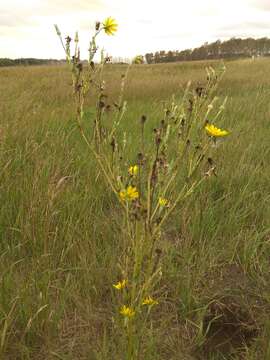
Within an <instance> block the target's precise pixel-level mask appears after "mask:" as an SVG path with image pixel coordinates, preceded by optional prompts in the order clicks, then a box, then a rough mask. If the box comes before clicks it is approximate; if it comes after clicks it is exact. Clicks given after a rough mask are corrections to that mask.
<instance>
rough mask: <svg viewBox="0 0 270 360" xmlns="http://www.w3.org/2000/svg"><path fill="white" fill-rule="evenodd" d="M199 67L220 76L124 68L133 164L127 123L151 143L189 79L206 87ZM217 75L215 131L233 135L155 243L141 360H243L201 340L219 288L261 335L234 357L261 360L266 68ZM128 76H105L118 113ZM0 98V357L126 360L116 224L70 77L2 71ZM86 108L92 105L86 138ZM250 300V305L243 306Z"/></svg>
mask: <svg viewBox="0 0 270 360" xmlns="http://www.w3.org/2000/svg"><path fill="white" fill-rule="evenodd" d="M209 64H211V65H212V66H215V65H217V63H215V62H211V63H207V64H206V63H205V62H191V63H174V64H162V65H151V66H150V65H149V66H144V65H142V66H140V65H139V66H134V67H132V68H131V70H130V72H129V80H128V82H127V89H126V93H125V98H126V100H127V101H128V112H127V114H126V116H125V118H124V124H123V131H126V132H127V137H128V139H130V140H131V141H132V144H133V148H132V151H131V153H130V157H131V158H132V156H133V154H134V153H135V151H136V146H137V143H138V135H136V131H135V129H136V124H135V122H137V121H139V119H140V116H141V115H142V114H145V115H147V118H148V122H147V129H148V132H149V134H150V131H151V129H152V127H153V126H154V124H155V123H156V122H158V121H160V117H161V116H162V115H161V112H160V109H161V108H162V102H163V101H166V100H168V99H169V98H170V96H171V95H173V94H175V96H176V97H177V96H179V95H181V94H182V92H183V89H184V87H185V85H186V83H187V82H188V80H192V82H193V84H194V85H196V84H197V83H202V82H203V81H204V78H205V72H204V68H205V66H206V65H209ZM226 67H227V72H226V75H225V78H224V79H223V80H222V83H221V86H220V88H219V90H218V93H219V96H220V97H221V98H222V99H223V98H224V97H225V96H228V103H227V106H226V110H225V116H224V117H223V119H222V122H221V123H220V124H218V125H220V126H221V127H224V128H226V129H229V130H230V131H231V135H230V136H229V137H228V138H227V139H226V141H225V142H224V143H222V145H221V146H220V147H219V148H218V149H217V153H216V155H215V161H216V162H217V164H218V169H217V174H218V176H217V177H216V178H215V177H211V178H210V179H209V180H208V181H207V182H206V183H205V184H204V185H203V187H201V188H200V190H199V192H197V193H195V194H194V195H193V197H192V198H190V199H189V200H188V201H187V202H186V203H184V204H182V206H181V208H180V209H178V210H177V211H175V212H174V214H173V217H172V218H171V219H170V222H169V224H168V226H167V228H166V229H165V232H164V234H163V236H162V244H161V247H162V256H163V270H162V271H163V280H162V284H161V288H160V290H159V295H160V297H161V298H160V304H159V306H157V307H156V309H155V310H153V317H154V320H153V328H152V329H149V333H147V334H146V340H145V351H144V353H143V355H142V358H141V359H142V360H143V359H145V360H154V359H155V360H158V359H160V360H162V359H164V360H165V359H171V360H178V359H187V360H188V359H197V358H199V359H231V358H236V359H237V358H239V359H240V355H239V352H238V355H236V354H235V355H232V354H231V352H230V351H227V350H226V351H225V350H224V351H223V350H222V351H221V350H220V353H219V354H218V351H214V350H216V349H215V348H214V345H213V344H212V343H211V340H209V339H207V336H205V334H204V331H203V324H204V323H205V320H204V319H205V317H206V315H205V314H206V313H209V311H210V310H209V306H208V305H209V303H210V302H211V301H213V300H214V299H220V298H224V297H225V295H226V294H227V292H226V291H227V290H228V289H229V290H228V291H229V292H230V294H231V293H233V291H234V290H235V291H240V293H241V296H242V297H241V301H240V304H241V305H242V310H243V313H244V315H243V316H244V318H245V319H247V321H248V320H249V318H250V317H252V316H253V317H254V319H255V320H254V321H255V322H257V324H258V329H259V331H257V332H256V334H255V335H253V336H252V341H251V342H250V343H249V344H248V346H247V349H246V350H245V355H244V356H245V357H244V358H245V359H250V360H254V359H269V358H270V347H269V345H268V344H269V341H270V324H269V320H268V317H269V316H268V314H269V301H270V286H269V255H270V245H269V244H270V182H269V176H270V171H269V159H270V148H269V130H270V121H269V118H270V105H269V97H270V61H269V60H265V59H261V60H256V61H251V60H242V61H234V62H228V63H227V64H226ZM124 71H125V67H124V66H111V65H108V66H107V67H106V71H105V78H106V81H107V84H108V88H109V94H110V96H111V97H112V98H113V99H115V100H116V99H117V96H118V94H119V90H118V84H119V80H120V77H121V74H122V73H123V72H124ZM0 93H1V99H0V114H1V115H0V176H1V177H0V204H1V207H0V259H1V261H0V356H2V358H3V359H8V360H9V359H12V360H13V359H64V360H71V359H90V360H92V359H93V360H107V359H108V360H116V359H117V360H118V359H125V354H123V353H122V354H121V353H119V351H120V349H121V342H122V339H121V336H120V334H118V333H117V330H116V328H115V327H114V324H113V321H112V317H113V315H114V313H115V311H117V309H114V307H113V297H114V292H113V289H112V283H114V282H115V281H116V279H117V278H118V276H119V272H120V270H119V266H118V263H119V258H120V257H121V255H122V253H123V251H124V250H123V248H122V242H121V239H122V236H123V235H122V232H121V228H120V226H121V219H119V212H118V206H117V201H116V199H115V198H114V197H113V195H111V193H110V191H109V189H108V188H107V187H106V185H105V183H104V181H103V180H102V177H101V174H99V173H98V171H97V170H96V164H95V161H94V159H92V158H91V156H90V155H89V152H88V151H87V147H86V146H85V144H84V142H83V141H82V139H81V137H80V134H79V131H78V130H77V127H76V124H75V120H74V118H75V116H74V112H73V108H74V106H73V98H72V90H71V80H70V76H69V73H68V71H67V69H66V68H65V67H18V68H2V69H0ZM93 104H94V98H89V99H88V103H87V105H86V109H87V111H86V114H87V116H86V119H85V124H84V125H85V126H86V127H87V126H88V127H89V129H91V126H90V125H91V124H90V123H91V114H93V111H94V110H93ZM224 268H226V269H227V268H229V271H225V270H224V273H226V277H227V278H226V279H223V277H222V274H223V269H224ZM239 272H241V276H238V275H237V274H238V273H239ZM213 274H214V275H213ZM223 281H224V283H223ZM213 284H214V286H212V285H213ZM243 284H244V285H243ZM250 294H255V295H256V301H254V302H252V301H251V303H249V300H250V299H251V298H252V295H250ZM237 299H238V298H237ZM226 301H229V300H226ZM234 301H235V299H234ZM237 301H238V300H237ZM227 305H228V304H227ZM256 306H257V308H258V309H259V311H258V313H259V315H257V312H256V311H255V310H254V308H256ZM254 314H255V315H254ZM233 346H234V347H235V344H233ZM241 346H242V348H243V342H242V343H241ZM206 347H207V350H206ZM209 348H210V350H209ZM242 352H244V350H243V349H242ZM221 353H222V354H221Z"/></svg>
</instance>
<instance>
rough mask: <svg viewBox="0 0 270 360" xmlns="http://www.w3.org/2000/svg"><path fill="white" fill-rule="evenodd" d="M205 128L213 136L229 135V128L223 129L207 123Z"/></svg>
mask: <svg viewBox="0 0 270 360" xmlns="http://www.w3.org/2000/svg"><path fill="white" fill-rule="evenodd" d="M205 130H206V132H207V133H208V134H209V135H211V136H213V137H223V136H226V135H229V132H228V131H227V130H221V129H219V128H217V127H216V126H215V125H213V124H207V125H206V126H205Z"/></svg>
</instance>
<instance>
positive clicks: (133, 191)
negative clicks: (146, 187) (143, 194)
mask: <svg viewBox="0 0 270 360" xmlns="http://www.w3.org/2000/svg"><path fill="white" fill-rule="evenodd" d="M119 196H120V199H121V200H122V201H133V200H136V199H138V197H139V192H138V190H137V188H136V187H135V186H131V185H129V186H128V187H127V188H126V189H123V190H121V191H120V193H119Z"/></svg>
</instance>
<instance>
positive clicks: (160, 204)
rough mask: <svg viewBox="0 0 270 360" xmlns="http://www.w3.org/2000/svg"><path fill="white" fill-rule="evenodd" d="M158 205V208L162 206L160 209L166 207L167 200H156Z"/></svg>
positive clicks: (161, 198)
mask: <svg viewBox="0 0 270 360" xmlns="http://www.w3.org/2000/svg"><path fill="white" fill-rule="evenodd" d="M158 204H159V206H162V207H164V206H167V205H168V200H167V199H165V198H163V197H160V198H159V199H158Z"/></svg>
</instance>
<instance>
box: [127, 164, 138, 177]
mask: <svg viewBox="0 0 270 360" xmlns="http://www.w3.org/2000/svg"><path fill="white" fill-rule="evenodd" d="M138 171H139V166H138V165H134V166H130V168H129V169H128V173H129V175H131V176H136V175H137V174H138Z"/></svg>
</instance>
